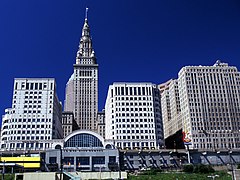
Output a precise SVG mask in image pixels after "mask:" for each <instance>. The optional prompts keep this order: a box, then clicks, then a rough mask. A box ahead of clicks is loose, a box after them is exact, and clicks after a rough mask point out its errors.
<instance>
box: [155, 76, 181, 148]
mask: <svg viewBox="0 0 240 180" xmlns="http://www.w3.org/2000/svg"><path fill="white" fill-rule="evenodd" d="M158 88H159V90H160V92H161V107H162V120H163V128H164V139H165V146H166V148H167V149H175V148H184V146H183V142H182V119H181V109H180V99H179V91H178V81H177V80H176V79H171V80H169V81H167V82H165V83H162V84H160V85H159V86H158Z"/></svg>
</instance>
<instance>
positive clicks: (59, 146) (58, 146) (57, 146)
mask: <svg viewBox="0 0 240 180" xmlns="http://www.w3.org/2000/svg"><path fill="white" fill-rule="evenodd" d="M55 149H59V150H60V180H62V175H63V163H62V147H61V145H59V144H58V145H56V147H55Z"/></svg>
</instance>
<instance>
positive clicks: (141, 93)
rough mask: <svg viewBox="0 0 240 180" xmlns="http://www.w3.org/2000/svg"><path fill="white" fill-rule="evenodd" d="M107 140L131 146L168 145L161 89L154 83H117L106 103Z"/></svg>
mask: <svg viewBox="0 0 240 180" xmlns="http://www.w3.org/2000/svg"><path fill="white" fill-rule="evenodd" d="M105 116H106V117H105V124H106V127H105V128H106V134H105V137H106V139H111V140H113V141H114V143H115V146H117V147H119V148H123V149H124V148H128V149H135V148H140V149H144V148H145V149H157V148H161V147H162V146H163V145H164V142H163V128H162V118H161V105H160V92H159V90H158V89H157V87H156V85H154V84H152V83H124V82H123V83H113V85H110V86H109V89H108V95H107V100H106V104H105Z"/></svg>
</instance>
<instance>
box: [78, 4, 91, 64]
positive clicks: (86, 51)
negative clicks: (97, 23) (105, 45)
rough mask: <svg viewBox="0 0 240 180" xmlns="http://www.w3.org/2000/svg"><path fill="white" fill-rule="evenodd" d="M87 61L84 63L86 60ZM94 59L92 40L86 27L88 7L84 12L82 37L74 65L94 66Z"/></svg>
mask: <svg viewBox="0 0 240 180" xmlns="http://www.w3.org/2000/svg"><path fill="white" fill-rule="evenodd" d="M87 58H89V60H87V61H86V59H87ZM95 63H96V58H95V53H94V50H93V47H92V38H91V36H90V27H89V25H88V7H86V10H85V21H84V24H83V28H82V37H81V39H80V43H79V49H78V52H77V57H76V64H95Z"/></svg>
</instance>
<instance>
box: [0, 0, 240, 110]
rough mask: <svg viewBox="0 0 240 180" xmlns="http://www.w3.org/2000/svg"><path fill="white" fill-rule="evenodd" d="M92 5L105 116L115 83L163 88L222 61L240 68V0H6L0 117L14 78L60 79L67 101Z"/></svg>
mask: <svg viewBox="0 0 240 180" xmlns="http://www.w3.org/2000/svg"><path fill="white" fill-rule="evenodd" d="M86 6H88V7H89V24H90V28H91V35H92V38H93V46H94V49H95V52H96V56H97V61H98V64H99V108H100V109H102V108H103V107H104V103H105V98H106V94H107V89H108V86H109V85H110V84H112V83H113V82H116V81H125V82H128V81H131V82H132V81H138V82H141V81H144V82H146V81H148V82H153V83H156V84H159V83H162V82H165V81H167V80H168V79H170V78H176V77H177V73H178V71H179V70H180V69H181V67H183V66H186V65H212V64H214V62H215V61H216V60H217V59H221V60H222V61H225V62H228V63H229V64H230V65H234V66H237V67H238V68H240V1H239V0H225V1H223V0H211V1H209V0H194V1H193V0H114V1H113V0H101V1H97V0H95V1H94V0H90V1H87V0H41V1H40V0H34V1H32V0H21V1H19V0H1V1H0V60H1V65H0V76H1V78H0V81H1V82H0V84H1V85H0V112H1V114H3V113H4V109H5V108H7V107H11V101H12V91H13V90H12V89H13V88H12V86H13V79H14V78H15V77H54V78H56V81H57V89H58V90H57V91H58V96H59V99H60V100H61V101H62V102H63V101H64V93H65V84H66V82H67V81H68V79H69V77H70V75H71V74H72V72H73V64H74V63H75V57H76V52H77V49H78V43H79V39H80V36H81V29H82V25H83V21H84V15H85V7H86Z"/></svg>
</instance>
